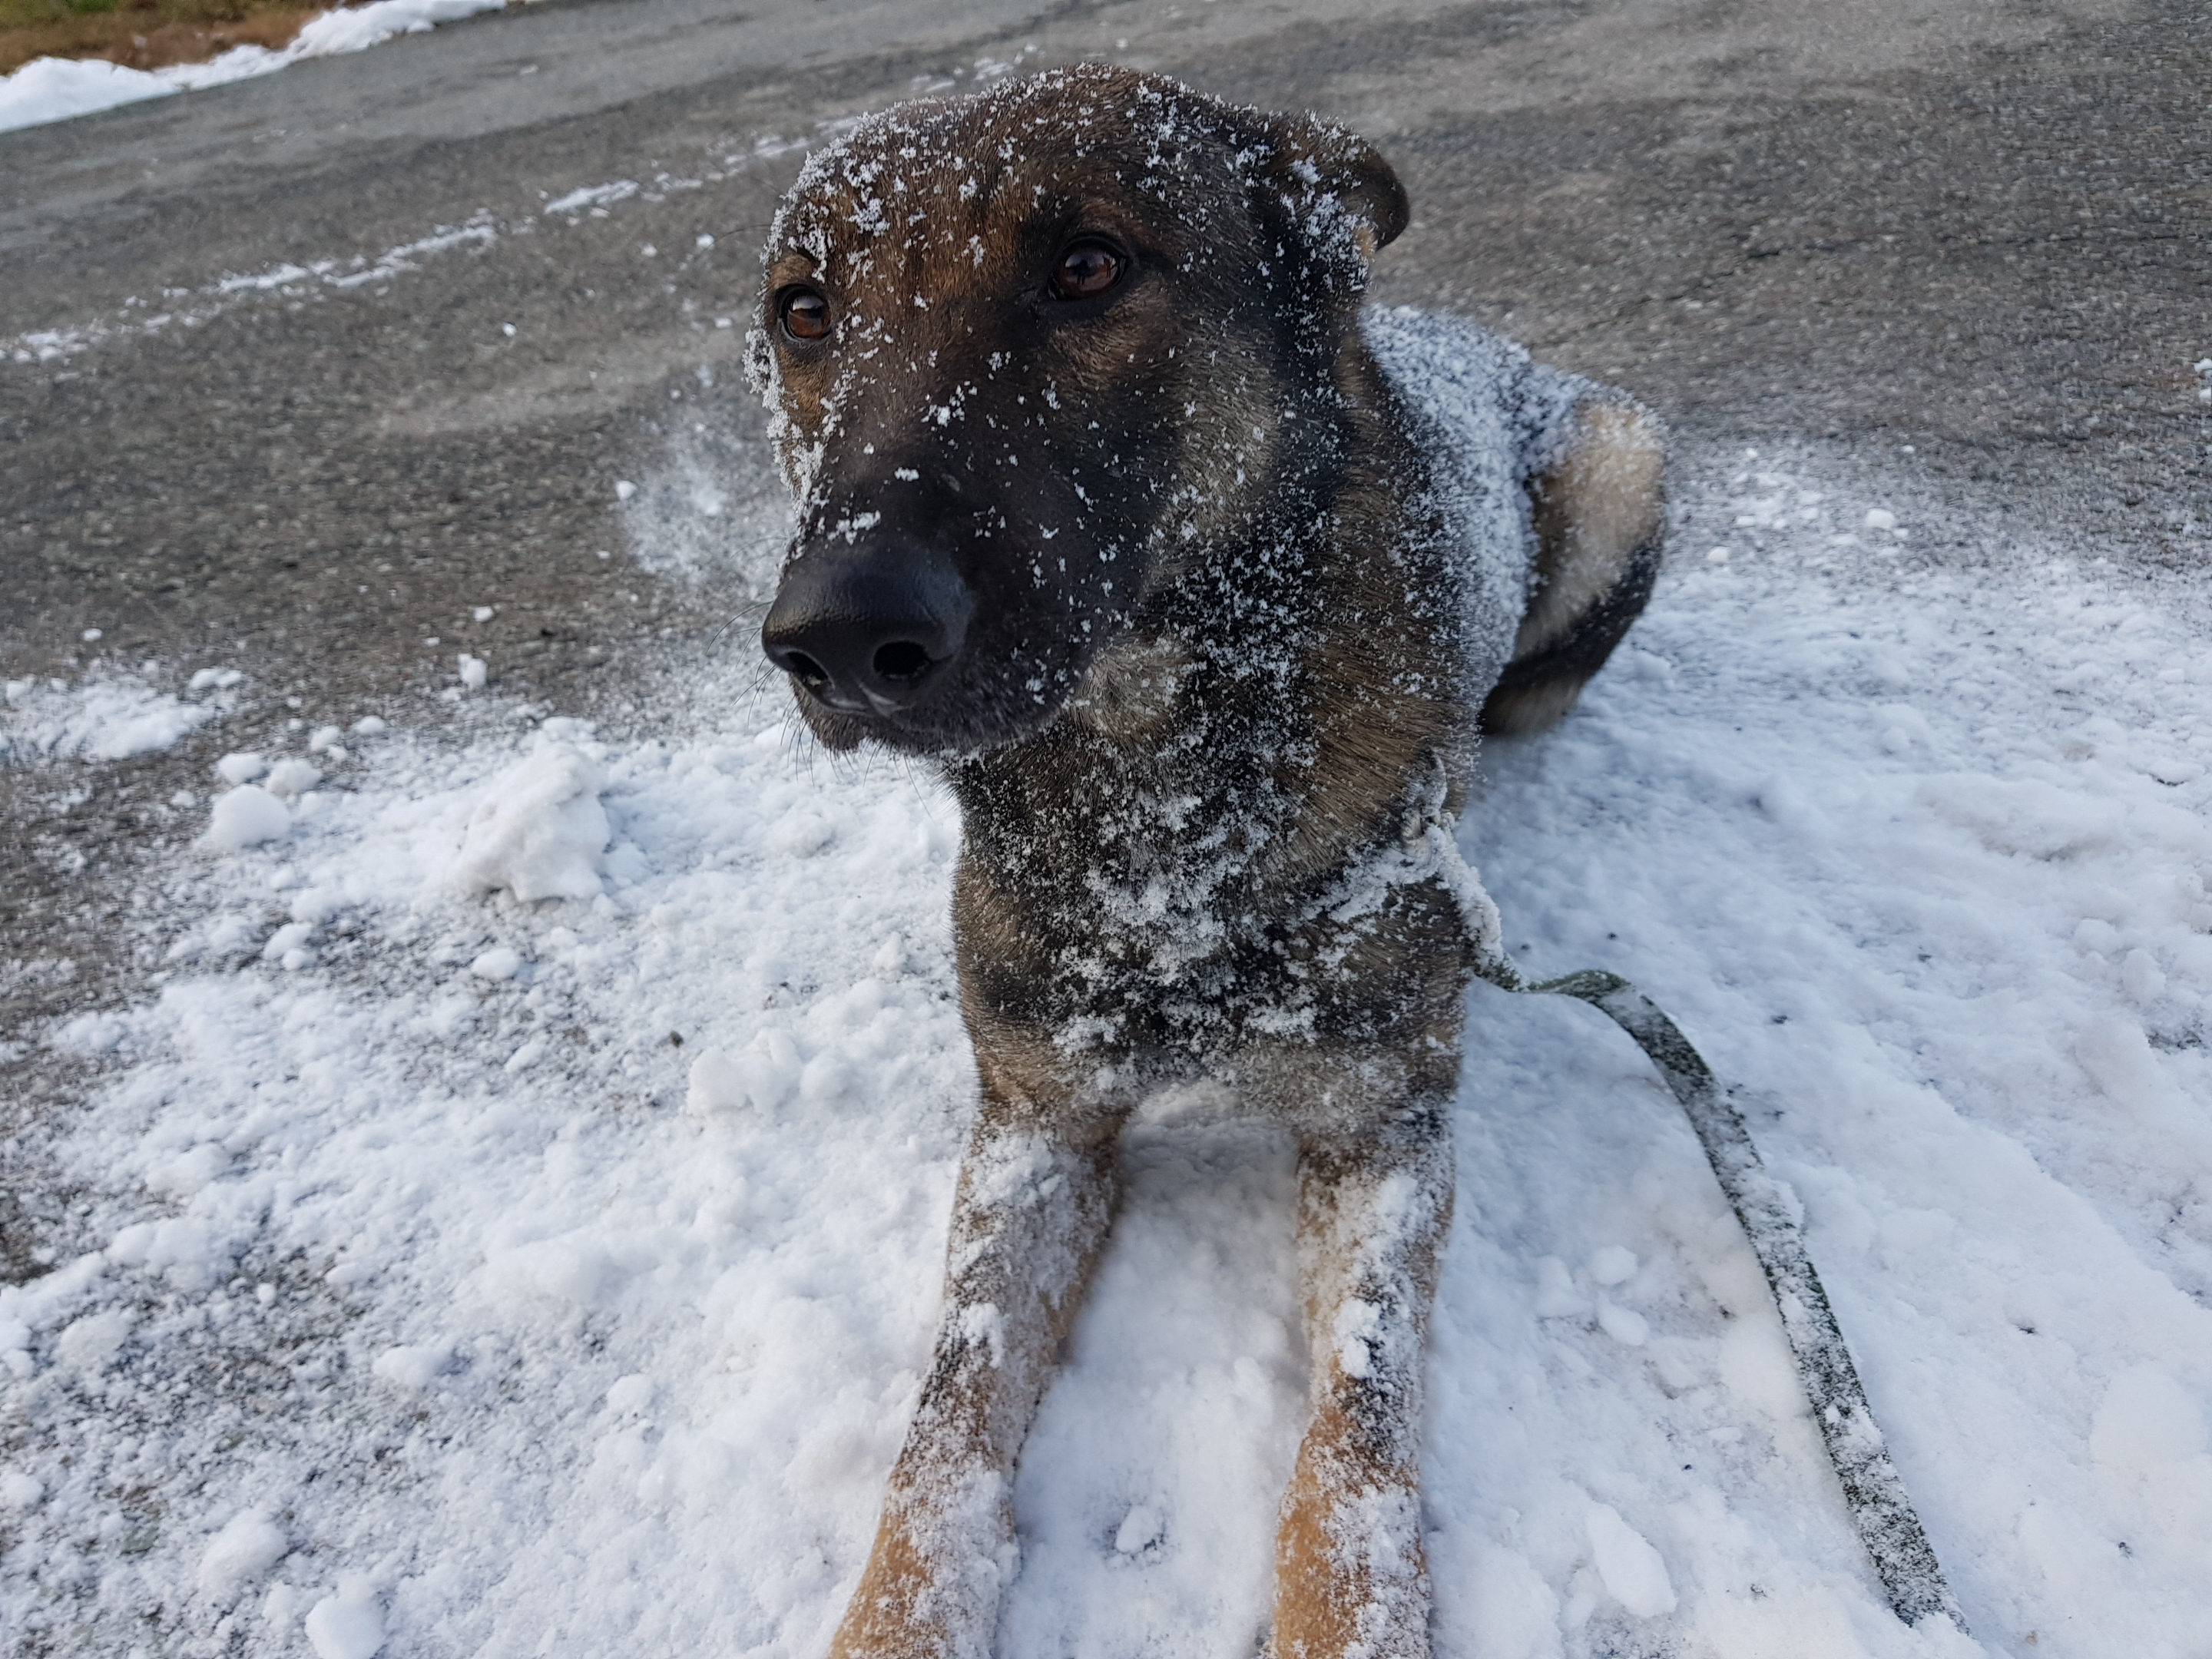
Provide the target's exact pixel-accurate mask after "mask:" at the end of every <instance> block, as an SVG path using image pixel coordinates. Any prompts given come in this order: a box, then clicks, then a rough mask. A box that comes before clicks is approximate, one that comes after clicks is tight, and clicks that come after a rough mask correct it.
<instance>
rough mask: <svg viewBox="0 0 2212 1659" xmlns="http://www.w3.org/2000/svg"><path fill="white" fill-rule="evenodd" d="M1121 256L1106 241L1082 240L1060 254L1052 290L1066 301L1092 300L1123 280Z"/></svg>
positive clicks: (1053, 277)
mask: <svg viewBox="0 0 2212 1659" xmlns="http://www.w3.org/2000/svg"><path fill="white" fill-rule="evenodd" d="M1122 263H1123V261H1122V258H1121V255H1120V254H1119V253H1117V252H1115V251H1114V250H1113V249H1112V248H1110V247H1109V246H1106V244H1105V243H1103V242H1078V243H1077V244H1076V245H1075V246H1073V247H1071V248H1070V249H1068V250H1067V252H1065V253H1063V254H1061V255H1060V264H1059V267H1058V268H1057V269H1056V270H1054V272H1053V273H1052V291H1053V292H1054V294H1057V295H1060V298H1061V299H1063V300H1091V299H1095V298H1097V296H1098V295H1101V294H1103V293H1104V292H1105V291H1106V290H1107V289H1109V288H1111V287H1113V286H1114V284H1115V283H1118V282H1120V281H1121V266H1122Z"/></svg>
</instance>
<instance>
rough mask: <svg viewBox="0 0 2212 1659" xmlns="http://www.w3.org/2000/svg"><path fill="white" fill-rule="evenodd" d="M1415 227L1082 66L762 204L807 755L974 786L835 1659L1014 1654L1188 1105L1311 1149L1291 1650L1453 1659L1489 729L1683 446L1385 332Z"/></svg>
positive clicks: (1576, 657) (782, 660)
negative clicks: (1062, 1484)
mask: <svg viewBox="0 0 2212 1659" xmlns="http://www.w3.org/2000/svg"><path fill="white" fill-rule="evenodd" d="M1406 222H1407V201H1406V195H1405V191H1404V190H1403V188H1402V187H1401V185H1400V184H1399V182H1398V180H1397V179H1396V177H1395V175H1394V174H1393V173H1391V171H1390V169H1389V167H1388V166H1387V165H1386V164H1385V163H1384V162H1383V159H1382V157H1381V156H1380V155H1377V154H1376V152H1375V151H1374V150H1373V149H1370V147H1369V146H1368V145H1367V144H1366V143H1363V142H1362V141H1361V140H1360V139H1358V138H1357V137H1353V136H1352V135H1351V134H1349V133H1346V132H1345V131H1340V130H1338V129H1336V128H1334V127H1330V126H1326V125H1321V124H1320V123H1318V122H1316V121H1315V120H1312V119H1310V118H1304V117H1299V116H1291V115H1275V114H1268V113H1265V112H1261V111H1258V110H1254V109H1249V108H1241V107H1236V106H1231V105H1228V104H1225V103H1222V102H1219V101H1217V100H1213V99H1212V98H1208V97H1206V96H1203V95H1201V94H1198V93H1195V92H1194V91H1192V90H1190V89H1189V88H1187V87H1184V86H1182V85H1180V84H1178V83H1177V82H1173V81H1170V80H1166V79H1163V78H1161V77H1159V76H1149V75H1139V74H1135V73H1132V72H1129V71H1127V70H1120V69H1116V68H1110V67H1105V66H1100V65H1085V66H1082V67H1079V68H1073V69H1068V70H1054V71H1051V72H1048V73H1044V74H1040V75H1036V76H1031V77H1029V78H1027V79H1023V80H1018V81H1010V82H1004V83H1001V84H1000V85H999V86H997V87H995V88H992V89H991V90H989V91H988V92H986V93H984V94H981V95H980V96H977V97H974V98H969V99H967V100H952V101H934V102H921V103H916V104H910V105H907V106H902V107H900V108H897V109H894V110H891V111H890V112H886V113H884V114H881V115H878V116H876V117H874V118H871V119H870V120H868V121H867V122H866V124H865V125H861V126H860V127H859V128H858V129H857V130H856V131H854V132H853V133H852V134H851V135H850V136H849V137H846V138H845V139H843V140H842V142H840V143H837V144H836V145H835V146H834V147H831V148H829V149H824V150H823V151H822V152H820V153H818V154H817V155H815V156H814V157H813V158H811V160H810V161H809V162H808V163H807V165H806V167H805V169H804V170H803V171H802V173H800V175H799V179H798V181H797V183H796V184H794V185H793V187H792V189H791V191H790V194H789V195H788V196H787V197H786V198H785V200H784V203H783V204H782V207H781V210H780V212H779V214H778V216H777V218H776V221H775V227H774V228H773V230H772V232H771V234H770V238H769V246H768V249H767V254H766V262H767V270H766V276H765V280H764V283H763V289H762V301H761V312H760V318H759V325H758V327H757V330H756V331H755V333H754V335H753V337H752V343H751V366H752V369H753V372H754V374H755V377H756V380H757V384H758V386H759V387H760V389H761V391H762V393H763V397H764V398H765V399H766V401H767V404H768V406H769V410H770V412H771V416H772V423H773V426H774V428H775V443H776V449H777V455H778V459H779V463H780V465H781V467H782V469H783V471H784V473H785V475H786V477H787V481H788V483H789V484H790V486H791V489H793V492H794V494H795V495H796V498H797V502H798V511H799V529H798V532H797V534H796V537H795V539H794V540H793V544H792V546H791V549H790V552H789V556H788V558H787V562H786V564H785V566H784V568H783V572H782V577H781V585H780V586H779V588H778V591H777V594H776V598H775V604H774V606H773V609H772V610H771V611H770V612H769V617H768V619H767V623H766V625H765V626H764V628H763V633H762V644H763V647H764V649H765V650H766V652H767V653H768V655H769V659H771V660H772V661H773V662H774V663H775V665H776V666H777V667H778V668H780V669H781V670H782V671H784V672H785V673H786V674H787V676H788V677H789V678H790V681H791V686H792V690H793V695H794V696H796V698H797V701H798V705H799V710H800V713H801V714H802V715H803V717H804V718H805V722H806V724H807V725H808V726H810V727H811V729H812V731H813V732H814V734H815V735H816V737H817V738H819V739H820V740H821V741H822V742H823V744H827V745H828V746H829V747H830V748H831V749H836V750H846V749H851V748H853V747H854V746H856V745H858V744H865V743H872V744H881V745H882V746H883V747H884V748H886V749H889V750H895V751H897V752H900V753H902V754H908V755H915V756H927V757H931V758H932V759H933V762H934V763H935V765H936V766H937V767H938V768H939V769H941V772H942V775H943V776H944V777H945V780H946V781H947V783H948V784H949V786H950V787H951V790H952V792H953V793H954V794H955V796H956V797H957V799H958V801H959V805H960V810H961V815H962V823H963V847H962V851H961V856H960V862H959V868H958V873H957V879H956V882H955V886H954V890H953V900H952V920H953V934H954V939H955V942H956V949H957V962H958V969H959V981H960V993H961V999H962V1009H963V1016H964V1018H965V1021H966V1024H967V1028H968V1031H969V1036H970V1037H971V1038H972V1040H973V1042H974V1044H975V1064H976V1069H977V1072H978V1073H979V1075H980V1082H981V1105H980V1108H979V1109H978V1111H977V1113H976V1115H975V1124H974V1127H973V1129H972V1131H971V1132H970V1134H969V1140H968V1145H967V1149H966V1155H965V1160H964V1162H963V1166H962V1169H961V1173H960V1178H959V1182H958V1187H957V1197H956V1199H955V1200H954V1207H953V1214H952V1222H951V1242H950V1244H949V1247H948V1251H947V1256H948V1260H947V1266H946V1272H945V1293H944V1296H945V1299H944V1310H943V1315H942V1321H941V1323H940V1326H939V1331H938V1334H937V1337H936V1344H935V1348H934V1352H933V1358H932V1360H931V1364H930V1366H929V1370H928V1375H927V1379H926V1380H925V1382H924V1383H923V1385H922V1388H921V1397H920V1399H919V1401H917V1403H916V1405H915V1413H914V1419H913V1422H912V1424H911V1425H910V1426H909V1428H908V1431H907V1437H906V1442H905V1445H904V1448H903V1449H902V1451H901V1453H900V1454H899V1457H898V1461H897V1463H896V1467H895V1468H894V1469H893V1470H892V1472H891V1475H890V1486H889V1490H888V1492H887V1493H886V1496H885V1498H884V1508H883V1515H882V1521H881V1524H880V1527H879V1528H878V1532H877V1534H876V1538H875V1543H874V1547H873V1550H872V1553H871V1554H870V1556H869V1559H868V1562H867V1565H866V1570H865V1571H864V1572H863V1573H862V1575H861V1577H860V1583H859V1587H858V1589H856V1591H855V1592H854V1596H853V1599H852V1601H851V1603H850V1605H849V1607H848V1609H847V1611H846V1613H845V1615H844V1620H843V1622H842V1625H841V1626H840V1627H839V1629H838V1632H837V1634H836V1639H835V1641H834V1643H833V1644H832V1647H831V1650H830V1651H831V1653H832V1655H833V1656H838V1659H938V1656H946V1659H953V1656H958V1659H987V1655H988V1654H989V1653H990V1650H991V1647H992V1643H993V1638H994V1626H995V1623H996V1620H997V1616H998V1609H999V1604H1000V1592H1001V1590H1002V1589H1004V1587H1005V1586H1006V1583H1007V1582H1008V1580H1009V1578H1010V1577H1011V1576H1012V1572H1013V1571H1014V1568H1015V1565H1016V1553H1015V1543H1014V1534H1013V1525H1012V1510H1011V1504H1010V1501H1009V1494H1010V1492H1011V1491H1012V1480H1013V1473H1014V1468H1015V1462H1016V1460H1017V1458H1018V1455H1019V1454H1020V1451H1021V1447H1022V1441H1023V1438H1024V1435H1025V1433H1026V1432H1027V1430H1028V1427H1029V1424H1030V1419H1031V1416H1032V1414H1033V1413H1034V1412H1035V1410H1036V1406H1037V1402H1038V1400H1039V1397H1040V1395H1042V1392H1043V1389H1044V1388H1045V1385H1046V1383H1047V1381H1048V1376H1049V1372H1050V1368H1051V1365H1052V1363H1053V1359H1054V1354H1055V1352H1056V1351H1057V1350H1058V1348H1059V1346H1060V1342H1061V1340H1062V1338H1063V1337H1064V1336H1065V1335H1066V1333H1067V1330H1068V1328H1069V1326H1070V1324H1071V1323H1072V1322H1073V1320H1074V1318H1075V1315H1076V1310H1077V1307H1078V1304H1079V1302H1080V1300H1081V1297H1082V1294H1083V1289H1084V1285H1085V1279H1086V1278H1087V1276H1088V1275H1089V1273H1090V1272H1091V1267H1092V1265H1093V1263H1094V1262H1096V1261H1097V1259H1098V1255H1099V1251H1100V1249H1101V1248H1102V1247H1103V1244H1104V1243H1105V1240H1106V1237H1107V1233H1108V1230H1109V1227H1110V1226H1111V1225H1112V1221H1113V1217H1114V1210H1115V1149H1116V1141H1117V1139H1118V1136H1119V1133H1120V1130H1121V1126H1122V1124H1123V1123H1124V1121H1126V1120H1127V1118H1128V1116H1129V1115H1130V1114H1131V1112H1132V1111H1133V1109H1135V1108H1136V1107H1137V1106H1138V1105H1139V1103H1141V1102H1142V1101H1143V1100H1144V1099H1145V1098H1146V1097H1147V1096H1148V1095H1151V1094H1152V1093H1155V1092H1157V1091H1161V1090H1163V1089H1164V1088H1168V1087H1170V1086H1173V1085H1190V1084H1199V1085H1205V1086H1207V1087H1209V1088H1211V1089H1213V1090H1215V1091H1218V1092H1219V1093H1220V1094H1222V1095H1224V1096H1225V1097H1232V1098H1233V1099H1235V1100H1236V1101H1237V1102H1238V1103H1241V1104H1242V1105H1243V1108H1244V1109H1248V1110H1251V1111H1255V1112H1260V1113H1265V1114H1268V1115H1273V1117H1274V1118H1276V1119H1277V1120H1279V1121H1280V1122H1282V1123H1283V1124H1285V1126H1286V1127H1288V1129H1289V1130H1290V1132H1291V1134H1292V1135H1293V1136H1294V1137H1295V1139H1296V1142H1297V1156H1298V1184H1299V1198H1298V1252H1299V1260H1300V1263H1301V1271H1302V1274H1303V1283H1304V1304H1305V1329H1306V1337H1307V1341H1308V1344H1309V1346H1310V1353H1311V1359H1312V1385H1311V1401H1312V1418H1311V1421H1310V1425H1309V1426H1308V1427H1307V1428H1306V1430H1305V1434H1304V1440H1303V1442H1302V1443H1301V1444H1300V1447H1299V1449H1298V1453H1297V1462H1296V1465H1295V1469H1294V1473H1293V1474H1292V1475H1291V1481H1290V1486H1289V1489H1288V1491H1287V1492H1285V1495H1284V1498H1283V1500H1282V1508H1281V1512H1280V1517H1279V1530H1278V1533H1277V1539H1276V1545H1275V1574H1276V1580H1275V1601H1274V1613H1273V1627H1272V1634H1271V1636H1270V1638H1269V1640H1270V1643H1271V1651H1272V1652H1273V1654H1274V1655H1276V1656H1279V1659H1336V1656H1349V1655H1354V1654H1357V1655H1362V1656H1372V1659H1405V1656H1413V1655H1421V1654H1425V1653H1426V1652H1427V1651H1428V1633H1427V1623H1428V1601H1429V1591H1428V1583H1427V1575H1426V1571H1425V1565H1424V1557H1423V1552H1422V1541H1421V1532H1420V1518H1419V1516H1420V1511H1419V1492H1418V1485H1417V1483H1418V1480H1419V1428H1420V1401H1421V1365H1422V1359H1421V1354H1422V1342H1423V1338H1424V1335H1425V1328H1426V1325H1427V1320H1428V1311H1429V1306H1430V1302H1431V1291H1432V1288H1433V1286H1434V1284H1435V1280H1436V1275H1437V1255H1438V1251H1439V1249H1440V1248H1441V1246H1442V1243H1443V1237H1444V1235H1445V1230H1446V1226H1447V1225H1448V1223H1449V1218H1450V1212H1451V1206H1452V1186H1453V1175H1452V1170H1453V1165H1452V1155H1451V1150H1450V1139H1449V1118H1450V1111H1451V1103H1452V1098H1453V1095H1454V1092H1455V1088H1456V1085H1457V1079H1458V1076H1459V1070H1460V1036H1461V1027H1462V1005H1463V1000H1464V994H1465V991H1466V988H1467V986H1468V978H1469V975H1470V972H1471V968H1472V965H1473V963H1474V962H1475V960H1476V959H1477V956H1478V953H1479V952H1480V951H1486V950H1493V949H1495V948H1496V937H1495V935H1496V920H1495V912H1494V911H1492V910H1491V909H1490V908H1489V905H1488V902H1487V901H1486V899H1484V898H1483V897H1482V896H1481V892H1480V886H1479V885H1477V884H1474V881H1473V880H1472V878H1471V877H1469V876H1468V872H1467V871H1466V867H1465V866H1464V865H1462V864H1461V863H1459V862H1458V860H1457V854H1456V853H1455V850H1454V846H1453V842H1452V840H1451V826H1452V824H1453V823H1454V821H1455V816H1456V815H1457V814H1458V812H1459V811H1460V810H1461V807H1462V802H1463V801H1464V800H1465V799H1466V796H1467V793H1468V787H1469V785H1470V782H1471V778H1472V773H1473V767H1474V754H1475V745H1476V741H1477V733H1478V732H1479V731H1481V732H1500V733H1518V732H1530V731H1534V730H1538V729H1541V728H1542V727H1544V726H1547V725H1549V724H1551V723H1552V722H1553V721H1554V720H1558V719H1559V717H1560V716H1561V715H1562V714H1565V712H1566V711H1567V710H1568V709H1569V708H1571V706H1572V704H1573V703H1574V701H1575V699H1576V697H1577V694H1578V693H1579V691H1580V690H1581V688H1582V686H1583V683H1584V682H1585V681H1586V680H1588V679H1589V677H1590V676H1591V675H1592V674H1593V673H1595V671H1597V669H1598V668H1599V667H1600V665H1602V664H1603V662H1604V661H1605V659H1606V657H1607V653H1609V652H1611V650H1612V649H1613V646H1614V645H1615V644H1616V643H1617V642H1618V641H1619V640H1620V637H1621V635H1623V633H1625V632H1626V629H1627V628H1628V626H1629V624H1630V623H1632V621H1633V620H1634V619H1635V617H1636V616H1637V614H1638V611H1641V609H1642V608H1643V605H1644V599H1645V597H1646V596H1647V595H1648V594H1649V592H1650V588H1651V583H1652V580H1653V577H1654V576H1655V574H1656V571H1657V568H1658V564H1659V557H1660V540H1661V528H1662V464H1663V455H1662V443H1661V437H1660V434H1659V430H1658V428H1657V426H1656V422H1654V420H1653V419H1652V418H1651V417H1650V416H1648V415H1647V414H1646V413H1644V411H1643V410H1641V409H1639V408H1638V406H1637V405H1636V404H1633V403H1632V402H1630V401H1629V400H1628V399H1627V398H1624V397H1623V396H1621V395H1620V394H1619V393H1616V392H1610V391H1607V390H1605V389H1602V388H1601V387H1599V386H1595V385H1592V384H1590V383H1589V382H1588V381H1583V380H1577V379H1575V378H1573V377H1572V376H1570V375H1567V374H1561V373H1559V372H1556V371H1553V370H1550V369H1547V368H1541V367H1540V366H1538V365H1536V364H1534V363H1533V362H1530V360H1529V359H1528V356H1527V354H1526V353H1524V352H1522V351H1521V350H1520V349H1518V348H1516V347H1513V346H1510V345H1509V344H1507V343H1504V342H1502V341H1499V340H1498V339H1496V338H1495V337H1492V336H1490V335H1487V334H1486V333H1484V332H1483V331H1480V330H1479V329H1477V328H1475V327H1474V326H1473V325H1470V324H1467V323H1464V322H1460V321H1456V320H1454V319H1447V318H1441V317H1427V316H1423V315H1421V314H1419V313H1413V312H1402V311H1401V312H1383V311H1376V310H1371V309H1369V308H1366V307H1364V305H1363V301H1362V295H1363V293H1364V289H1365V287H1366V282H1367V275H1368V268H1369V264H1370V260H1371V258H1373V256H1374V253H1375V252H1376V249H1377V248H1379V247H1381V246H1383V245H1384V244H1385V243H1387V242H1389V240H1391V239H1392V238H1393V237H1395V236H1396V235H1397V234H1399V232H1400V231H1401V230H1402V229H1403V228H1405V226H1406Z"/></svg>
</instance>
